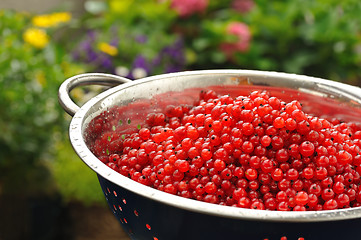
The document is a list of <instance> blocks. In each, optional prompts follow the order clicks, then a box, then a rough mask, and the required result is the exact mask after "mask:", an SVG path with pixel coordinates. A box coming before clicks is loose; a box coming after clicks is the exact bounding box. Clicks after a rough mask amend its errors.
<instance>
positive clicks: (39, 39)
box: [23, 28, 49, 48]
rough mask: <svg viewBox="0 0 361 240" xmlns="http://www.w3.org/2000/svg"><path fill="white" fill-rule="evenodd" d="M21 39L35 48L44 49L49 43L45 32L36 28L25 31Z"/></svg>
mask: <svg viewBox="0 0 361 240" xmlns="http://www.w3.org/2000/svg"><path fill="white" fill-rule="evenodd" d="M23 39H24V41H25V42H27V43H29V44H31V45H32V46H34V47H36V48H44V47H45V46H46V45H48V43H49V37H48V35H47V34H46V32H45V31H44V30H42V29H38V28H28V29H26V31H25V32H24V34H23Z"/></svg>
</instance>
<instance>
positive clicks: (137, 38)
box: [135, 35, 148, 43]
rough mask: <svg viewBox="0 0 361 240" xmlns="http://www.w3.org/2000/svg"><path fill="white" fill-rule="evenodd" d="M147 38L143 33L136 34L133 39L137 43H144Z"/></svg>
mask: <svg viewBox="0 0 361 240" xmlns="http://www.w3.org/2000/svg"><path fill="white" fill-rule="evenodd" d="M147 40H148V38H147V36H145V35H138V36H136V37H135V41H136V42H138V43H146V42H147Z"/></svg>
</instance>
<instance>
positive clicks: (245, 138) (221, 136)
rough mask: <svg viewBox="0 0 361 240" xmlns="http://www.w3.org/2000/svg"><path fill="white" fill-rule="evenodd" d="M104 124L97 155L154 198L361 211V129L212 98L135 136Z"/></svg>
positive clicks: (264, 100) (291, 105) (289, 106)
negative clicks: (154, 191) (149, 189)
mask: <svg viewBox="0 0 361 240" xmlns="http://www.w3.org/2000/svg"><path fill="white" fill-rule="evenodd" d="M109 114H110V113H109ZM110 115H111V114H110ZM108 118H111V117H110V116H108ZM105 119H106V117H105V115H104V114H103V115H100V116H99V117H98V118H95V119H94V120H93V121H92V122H91V123H90V124H89V127H88V129H89V131H90V132H91V133H96V134H95V135H94V134H93V136H96V137H93V138H92V139H91V144H90V149H91V150H92V151H93V152H94V154H95V155H96V156H97V157H98V158H99V159H100V160H101V161H102V162H104V163H105V164H107V166H109V167H110V168H112V169H113V170H115V171H117V172H119V173H120V174H122V175H124V176H127V177H129V178H131V179H132V180H134V181H137V182H139V183H141V184H144V185H147V186H150V187H153V188H155V189H158V190H161V191H164V192H167V193H170V194H175V195H178V196H181V197H185V198H191V199H196V200H199V201H205V202H209V203H214V204H221V205H226V206H235V207H241V208H251V209H261V210H277V211H315V210H333V209H341V208H350V207H358V206H361V186H360V174H361V155H360V154H361V150H360V148H361V125H360V124H359V123H353V122H342V121H340V120H336V119H323V118H321V117H317V116H313V115H311V114H307V113H305V112H304V111H303V110H302V106H301V104H300V102H299V101H297V100H294V101H290V102H284V101H282V100H281V99H279V98H277V97H274V96H271V95H270V94H269V93H268V92H267V91H253V92H251V93H250V94H249V95H248V96H238V97H235V98H232V97H231V96H229V95H222V96H219V95H217V94H216V93H215V92H214V91H212V90H208V91H202V92H201V93H200V98H199V100H198V101H197V103H196V104H194V105H193V106H188V105H180V106H174V105H169V106H167V107H166V108H165V110H164V112H157V113H150V114H148V115H147V117H146V119H144V122H143V123H142V125H141V126H139V128H138V129H137V131H136V132H133V133H129V134H122V133H120V132H119V131H117V129H118V128H117V126H114V125H113V124H109V121H108V122H107V121H106V120H105ZM113 119H115V121H113V122H116V121H118V119H116V117H113ZM112 125H113V126H112ZM105 126H107V127H105Z"/></svg>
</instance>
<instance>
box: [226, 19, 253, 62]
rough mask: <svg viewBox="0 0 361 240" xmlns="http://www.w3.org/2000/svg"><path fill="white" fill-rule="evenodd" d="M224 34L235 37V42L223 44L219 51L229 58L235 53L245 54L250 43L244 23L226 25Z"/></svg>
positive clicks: (249, 34) (249, 36) (248, 32)
mask: <svg viewBox="0 0 361 240" xmlns="http://www.w3.org/2000/svg"><path fill="white" fill-rule="evenodd" d="M226 33H227V34H229V35H234V36H236V37H237V40H236V41H235V42H224V43H222V44H221V50H222V51H223V52H224V53H225V54H226V55H227V56H228V57H231V56H232V55H233V54H234V53H235V52H247V51H248V49H249V46H250V41H251V38H252V36H251V32H250V30H249V27H248V26H247V25H246V24H245V23H241V22H231V23H230V24H228V26H227V29H226Z"/></svg>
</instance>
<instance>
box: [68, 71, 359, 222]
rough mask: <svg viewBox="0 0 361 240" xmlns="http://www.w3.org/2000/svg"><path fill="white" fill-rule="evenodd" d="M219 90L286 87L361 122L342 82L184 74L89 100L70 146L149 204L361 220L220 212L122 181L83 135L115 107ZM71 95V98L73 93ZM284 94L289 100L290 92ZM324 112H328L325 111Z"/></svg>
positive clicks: (344, 213) (354, 97)
mask: <svg viewBox="0 0 361 240" xmlns="http://www.w3.org/2000/svg"><path fill="white" fill-rule="evenodd" d="M98 77H99V79H98V80H99V81H102V80H106V78H104V79H102V76H98ZM74 78H76V77H74ZM215 85H217V86H219V87H220V89H223V90H224V91H227V89H228V90H231V89H232V88H233V87H237V86H238V87H240V86H244V87H248V88H249V89H250V88H257V89H260V88H267V87H269V86H272V87H285V88H287V89H290V90H292V91H291V92H294V93H295V94H297V96H302V94H305V95H306V94H308V95H310V96H314V97H315V99H316V98H318V99H324V101H323V102H324V104H325V106H327V104H328V102H330V106H329V107H330V109H329V110H330V111H332V112H335V114H338V113H339V114H341V115H342V116H343V117H346V118H349V119H350V120H355V119H356V120H357V119H359V118H360V116H361V114H360V113H361V110H360V108H361V96H360V93H361V89H360V88H358V87H354V86H350V85H346V84H342V83H338V82H333V81H329V80H324V79H319V78H313V77H307V76H301V75H295V74H286V73H276V72H262V71H249V70H205V71H192V72H180V73H174V74H164V75H158V76H153V77H148V78H144V79H140V80H136V81H133V82H127V83H124V84H122V85H120V86H116V87H114V88H111V89H109V90H107V91H105V92H103V93H101V94H99V95H97V96H96V97H94V98H93V99H91V100H89V101H88V102H87V103H85V104H84V105H83V106H82V107H81V108H80V109H79V110H78V111H76V113H75V115H74V117H73V119H72V121H71V124H70V129H69V133H70V140H71V143H72V145H73V147H74V149H75V151H76V153H77V154H78V155H79V157H80V158H81V159H82V160H83V161H84V162H85V163H86V164H87V165H88V166H89V167H90V168H91V169H93V170H94V171H95V172H96V173H97V174H99V175H101V176H102V177H104V178H106V179H107V180H109V181H111V182H113V183H115V184H117V185H119V186H121V187H122V188H124V189H127V190H129V191H132V192H135V193H137V194H139V195H142V196H144V197H146V198H149V199H152V200H155V201H159V202H162V203H164V204H167V205H172V206H175V207H179V208H182V209H187V210H189V211H194V212H199V213H203V214H209V215H217V216H222V217H227V218H236V219H248V220H260V221H279V222H320V221H334V220H345V219H354V218H360V217H361V208H360V207H357V208H349V209H340V210H332V211H317V212H316V211H308V212H279V211H260V210H252V209H242V208H235V207H228V206H221V205H215V204H209V203H205V202H200V201H196V200H191V199H186V198H182V197H179V196H175V195H171V194H167V193H165V192H162V191H159V190H156V189H153V188H150V187H147V186H144V185H142V184H140V183H137V182H135V181H132V180H131V179H129V178H126V177H124V176H122V175H121V174H119V173H117V172H115V171H113V170H112V169H110V168H109V167H107V166H106V165H104V164H103V163H102V162H100V161H99V160H98V159H97V158H96V157H95V156H94V155H93V153H92V152H91V151H90V150H89V149H88V147H87V146H86V143H85V140H84V135H85V129H86V127H87V124H88V123H89V122H90V121H91V120H92V119H93V118H94V117H95V116H97V115H98V114H99V113H101V112H103V111H105V110H107V109H109V108H111V107H113V106H116V105H120V106H122V105H126V104H129V103H131V102H134V101H136V100H138V99H149V102H150V103H151V104H152V105H154V108H156V107H157V102H156V101H154V102H152V99H153V98H154V97H155V96H158V95H159V94H165V96H166V97H167V93H171V92H176V93H180V94H181V93H182V92H186V91H187V90H188V89H191V88H207V87H209V86H215ZM68 89H69V86H68ZM68 89H67V91H66V92H68ZM62 92H65V90H62ZM285 93H286V95H287V92H285ZM291 95H292V94H291ZM187 97H188V96H186V97H185V99H183V100H184V101H187ZM290 97H292V96H290ZM172 98H173V95H172V94H169V98H168V100H169V101H170V102H171V101H172ZM65 99H66V98H65ZM191 100H192V99H189V101H191ZM333 101H337V103H338V104H337V105H335V104H334V103H333ZM63 103H64V98H63ZM309 103H310V109H312V105H313V104H315V105H317V104H316V103H317V102H316V100H315V102H312V98H311V99H309ZM64 105H67V109H66V110H69V105H68V101H66V104H64ZM64 105H63V106H64ZM321 107H324V106H323V105H322V106H321ZM347 108H350V109H353V110H354V111H349V112H347V113H345V114H343V112H345V111H344V109H347ZM74 111H75V109H74V108H73V109H70V111H69V112H70V114H71V113H73V112H74Z"/></svg>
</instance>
